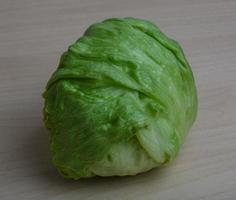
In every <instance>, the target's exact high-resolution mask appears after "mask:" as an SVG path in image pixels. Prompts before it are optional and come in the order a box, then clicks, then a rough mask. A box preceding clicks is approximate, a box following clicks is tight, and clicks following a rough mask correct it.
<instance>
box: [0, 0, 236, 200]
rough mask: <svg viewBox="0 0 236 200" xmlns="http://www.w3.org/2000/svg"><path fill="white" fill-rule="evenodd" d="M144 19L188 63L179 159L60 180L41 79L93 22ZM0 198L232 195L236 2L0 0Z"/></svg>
mask: <svg viewBox="0 0 236 200" xmlns="http://www.w3.org/2000/svg"><path fill="white" fill-rule="evenodd" d="M125 16H134V17H139V18H146V19H149V20H152V21H153V22H155V23H156V24H158V26H159V27H160V28H161V29H162V30H163V31H164V32H165V33H166V34H167V35H169V36H171V37H173V38H175V39H176V40H178V41H179V42H180V43H181V44H182V46H183V48H184V50H185V53H186V56H187V58H188V60H189V62H190V63H191V65H192V68H193V72H194V74H195V78H196V82H197V88H198V93H199V114H198V119H197V121H196V123H195V125H194V127H193V128H192V130H191V132H190V134H189V136H188V137H187V139H186V141H185V143H184V145H183V148H182V149H181V152H180V154H179V156H178V157H177V159H176V160H175V161H174V162H173V163H171V165H169V166H165V167H163V168H159V169H155V170H152V171H150V172H148V173H145V174H142V175H138V176H135V177H124V178H93V179H88V180H80V181H70V180H65V179H63V178H61V177H60V176H59V175H58V174H57V172H56V171H55V169H54V168H53V167H52V165H51V163H50V155H49V153H48V146H47V142H48V140H47V131H46V130H45V128H44V127H43V124H42V114H41V110H42V104H43V102H42V98H41V93H42V92H43V90H44V86H45V84H46V81H47V80H48V78H49V76H50V74H51V73H52V72H53V71H54V70H55V69H56V67H57V64H58V60H59V57H60V55H61V53H62V52H63V51H65V50H66V49H67V46H68V45H69V44H71V43H72V42H74V41H75V40H76V39H77V38H78V37H79V36H81V35H82V33H83V31H84V30H85V29H86V27H88V26H89V25H90V24H91V23H94V22H97V21H100V20H103V19H105V18H108V17H125ZM0 199H1V200H14V199H24V200H30V199H34V200H42V199H49V200H54V199H55V200H64V199H66V200H67V199H68V200H74V199H76V200H77V199H86V200H92V199H96V200H110V199H119V200H120V199H121V200H144V199H145V200H159V199H161V200H199V199H201V200H235V199H236V1H235V0H198V1H195V0H172V1H171V0H161V1H158V0H136V1H135V0H119V1H118V0H117V1H114V0H67V1H65V0H44V1H39V0H38V1H37V0H5V1H4V0H1V1H0Z"/></svg>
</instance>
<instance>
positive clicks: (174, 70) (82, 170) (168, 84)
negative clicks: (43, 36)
mask: <svg viewBox="0 0 236 200" xmlns="http://www.w3.org/2000/svg"><path fill="white" fill-rule="evenodd" d="M43 96H44V99H45V105H44V122H45V125H46V127H47V128H48V130H49V136H50V137H49V138H50V149H51V152H52V160H53V163H54V165H55V166H56V168H57V169H58V171H59V172H60V173H61V174H62V175H63V176H64V177H67V178H72V179H79V178H82V177H92V176H96V175H99V176H114V175H117V176H124V175H135V174H137V173H141V172H144V171H148V170H150V169H152V168H154V167H157V166H160V165H162V164H164V163H166V162H169V161H171V160H172V159H173V158H174V157H175V156H176V154H177V153H178V151H179V148H180V146H181V144H182V143H183V140H184V138H185V136H186V134H187V132H188V131H189V129H190V128H191V126H192V124H193V122H194V120H195V118H196V113H197V92H196V87H195V83H194V78H193V74H192V71H191V69H190V66H189V64H188V62H187V60H186V58H185V56H184V53H183V51H182V49H181V47H180V45H179V44H178V43H177V42H176V41H175V40H173V39H170V38H168V37H167V36H166V35H165V34H164V33H162V32H161V31H160V29H159V28H158V27H157V26H156V25H154V24H153V23H151V22H149V21H146V20H141V19H135V18H123V19H118V18H112V19H107V20H105V21H102V22H100V23H96V24H93V25H91V26H90V27H89V28H88V29H87V30H86V31H85V33H84V35H83V36H82V37H81V38H79V39H78V40H77V41H76V42H75V43H74V44H72V45H71V46H69V48H68V50H67V51H66V52H65V53H64V54H63V55H62V57H61V59H60V63H59V66H58V68H57V70H56V71H55V72H54V73H53V74H52V76H51V78H50V80H49V81H48V83H47V86H46V90H45V92H44V94H43Z"/></svg>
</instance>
